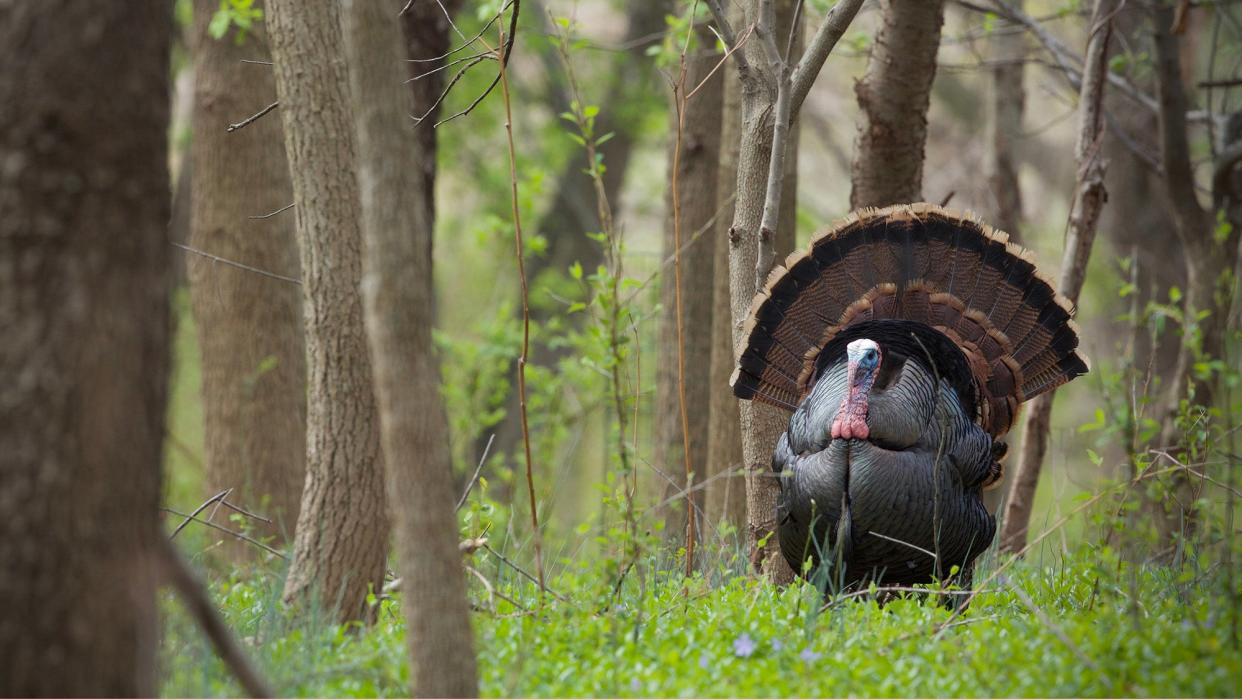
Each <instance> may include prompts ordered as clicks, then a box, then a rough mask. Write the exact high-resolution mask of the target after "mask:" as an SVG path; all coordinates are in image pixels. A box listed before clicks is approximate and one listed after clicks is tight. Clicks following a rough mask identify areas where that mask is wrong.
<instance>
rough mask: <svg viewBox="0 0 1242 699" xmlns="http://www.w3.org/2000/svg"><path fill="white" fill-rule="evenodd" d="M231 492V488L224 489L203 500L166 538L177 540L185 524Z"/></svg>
mask: <svg viewBox="0 0 1242 699" xmlns="http://www.w3.org/2000/svg"><path fill="white" fill-rule="evenodd" d="M231 492H233V489H232V488H227V489H225V490H221V491H220V492H218V493H216V494H215V495H212V496H211V497H209V498H207V499H206V500H204V501H203V504H201V505H199V506H198V507H197V508H196V509H195V510H194V511H193V512H191V513H190V515H189V516H188V517H186V518H185V519H184V520H182V522H181V524H178V525H177V528H176V529H174V530H173V533H172V534H169V535H168V538H169V539H176V538H177V535H178V534H180V533H181V530H182V529H185V526H186V525H187V524H189V523H190V521H191V520H193V519H194V518H195V517H197V516H198V513H200V512H202V511H203V510H205V509H207V508H208V507H209V506H210V505H211V503H213V502H217V501H220V500H223V499H224V498H226V497H228V495H229V493H231Z"/></svg>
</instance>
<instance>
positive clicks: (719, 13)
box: [706, 0, 753, 81]
mask: <svg viewBox="0 0 1242 699" xmlns="http://www.w3.org/2000/svg"><path fill="white" fill-rule="evenodd" d="M706 2H707V7H708V9H710V10H711V11H712V18H713V19H715V20H716V25H717V26H718V27H719V29H720V35H721V37H722V38H723V40H724V44H725V48H726V49H728V50H729V52H730V53H733V54H734V55H735V58H736V59H737V72H738V74H739V75H740V76H741V77H742V80H743V81H746V80H749V79H750V76H751V75H753V73H752V71H751V69H750V62H749V61H747V60H746V52H745V51H738V50H737V48H738V36H737V34H736V33H734V31H733V25H732V24H730V23H729V13H727V12H725V9H724V7H723V6H721V4H720V0H706Z"/></svg>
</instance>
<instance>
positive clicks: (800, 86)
mask: <svg viewBox="0 0 1242 699" xmlns="http://www.w3.org/2000/svg"><path fill="white" fill-rule="evenodd" d="M862 4H863V0H840V2H838V3H837V4H836V6H835V7H833V8H832V10H831V11H830V12H829V13H828V16H827V17H824V22H823V24H821V25H819V29H817V30H816V31H815V36H814V37H813V38H812V39H811V43H810V44H809V45H808V46H807V47H806V51H804V52H803V53H802V59H801V60H799V61H798V65H797V67H795V68H794V70H793V76H792V77H791V78H790V82H791V83H792V84H793V93H792V95H791V97H790V111H791V112H792V113H793V114H797V113H798V111H799V110H800V109H801V108H802V102H803V100H805V99H806V96H807V94H808V93H810V91H811V85H813V84H815V78H817V77H818V76H819V71H820V70H821V69H822V68H823V67H824V61H826V60H828V54H830V53H832V49H833V48H834V47H836V45H837V42H838V41H840V40H841V37H842V36H844V35H845V30H846V29H848V28H849V26H850V23H851V22H853V21H854V17H855V16H856V15H857V14H858V10H859V9H860V8H861V7H862Z"/></svg>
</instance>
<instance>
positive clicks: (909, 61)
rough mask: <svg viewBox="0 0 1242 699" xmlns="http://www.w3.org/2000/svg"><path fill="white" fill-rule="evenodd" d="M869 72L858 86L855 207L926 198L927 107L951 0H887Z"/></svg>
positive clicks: (872, 48) (852, 197)
mask: <svg viewBox="0 0 1242 699" xmlns="http://www.w3.org/2000/svg"><path fill="white" fill-rule="evenodd" d="M880 5H881V8H882V13H883V14H882V17H881V20H880V22H881V23H880V29H879V31H878V33H877V34H876V37H875V43H874V45H873V46H872V47H871V57H870V59H868V61H867V72H866V75H865V76H864V77H863V79H862V81H861V82H859V83H857V84H856V86H855V92H856V93H857V95H858V106H859V108H861V110H862V120H861V121H860V122H859V125H858V140H857V143H856V147H855V151H854V165H853V168H852V177H851V179H852V182H853V189H852V190H851V192H850V208H852V209H861V208H863V207H868V206H874V207H879V206H888V205H890V204H904V203H907V202H913V201H920V200H921V199H922V198H923V149H924V146H925V145H926V141H927V106H928V104H929V102H930V99H931V86H932V79H933V78H935V76H936V51H937V49H939V48H940V27H941V25H942V24H943V23H944V0H882V2H881V3H880Z"/></svg>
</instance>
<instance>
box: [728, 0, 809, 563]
mask: <svg viewBox="0 0 1242 699" xmlns="http://www.w3.org/2000/svg"><path fill="white" fill-rule="evenodd" d="M759 4H760V3H759V2H758V1H757V0H756V1H752V2H749V3H747V4H746V22H747V24H749V23H751V22H754V21H755V19H756V18H757V12H758V9H759ZM796 4H797V3H796V2H794V1H793V0H778V2H776V24H775V27H776V29H775V36H776V37H780V38H781V39H783V38H784V37H787V36H788V35H789V30H790V25H791V23H792V21H793V15H794V8H795V5H796ZM799 29H800V27H799ZM800 33H801V32H800V31H799V34H800ZM741 50H742V51H745V52H746V56H747V60H748V61H749V62H750V63H751V64H752V66H757V65H758V64H759V63H760V62H761V61H763V62H766V60H767V59H766V58H765V56H764V53H763V49H762V48H761V47H760V46H759V41H757V40H756V41H751V42H748V43H747V45H746V46H745V47H744V48H743V49H741ZM796 51H797V48H796V47H795V53H794V55H797V53H796ZM752 69H753V67H752ZM741 87H742V100H741V102H742V115H741V140H740V141H739V145H738V161H737V183H736V190H737V199H736V201H735V206H734V212H733V224H732V226H730V228H729V298H730V303H731V305H732V312H731V314H730V315H731V318H732V319H733V323H732V329H733V346H734V347H737V346H738V344H739V343H740V342H741V340H742V322H743V320H744V319H745V318H746V315H747V314H748V312H749V311H750V302H751V299H752V298H754V295H755V290H756V283H755V276H756V275H755V268H756V265H757V263H758V259H759V241H760V223H761V221H762V219H763V209H764V204H765V202H766V200H767V197H766V194H767V188H768V167H769V164H770V161H771V157H772V140H773V125H774V114H775V112H774V107H775V103H776V89H775V82H774V81H773V82H770V83H768V82H767V81H761V80H755V79H743V81H742V83H741ZM797 135H798V132H797V130H796V129H791V130H790V132H789V143H788V144H787V147H788V151H787V156H786V160H785V168H786V169H785V173H786V175H785V185H784V187H783V189H784V192H785V196H783V197H782V200H781V216H780V223H779V224H778V225H777V227H776V230H775V231H774V234H775V235H774V237H773V239H772V240H771V241H770V244H771V247H772V248H773V249H774V250H775V251H777V258H778V259H783V256H784V255H785V254H787V253H788V252H790V251H791V250H792V249H793V245H794V232H795V231H794V216H793V212H794V211H795V210H796V201H797V198H796V192H797V180H796V175H795V176H794V177H793V178H792V179H791V177H790V173H796V172H797V157H796V156H797V152H798V148H797ZM738 412H739V423H738V424H739V425H740V428H741V437H742V458H743V461H744V468H745V471H746V519H747V533H748V540H749V542H750V544H751V563H752V565H754V567H755V569H756V570H758V571H761V572H762V573H763V574H764V575H765V576H766V577H767V578H768V579H769V580H772V581H773V582H776V583H787V582H790V581H792V580H793V571H792V570H790V568H789V564H788V563H786V562H785V559H784V557H783V556H781V554H780V549H779V547H778V546H777V545H776V540H775V539H774V538H773V535H774V533H775V531H776V497H777V494H778V492H779V490H780V488H779V486H778V484H777V482H776V476H775V474H773V473H772V469H771V463H772V450H773V448H774V447H775V446H776V440H777V439H778V438H779V437H780V435H781V433H782V432H783V431H784V430H785V426H786V425H787V424H788V421H789V420H788V417H787V416H786V415H785V414H784V413H782V412H780V411H779V410H776V409H775V408H772V407H770V406H767V405H762V404H758V403H754V402H751V401H742V402H740V403H739V405H738ZM762 541H767V545H766V546H764V547H762V548H761V547H759V546H758V544H759V543H760V542H762Z"/></svg>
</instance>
